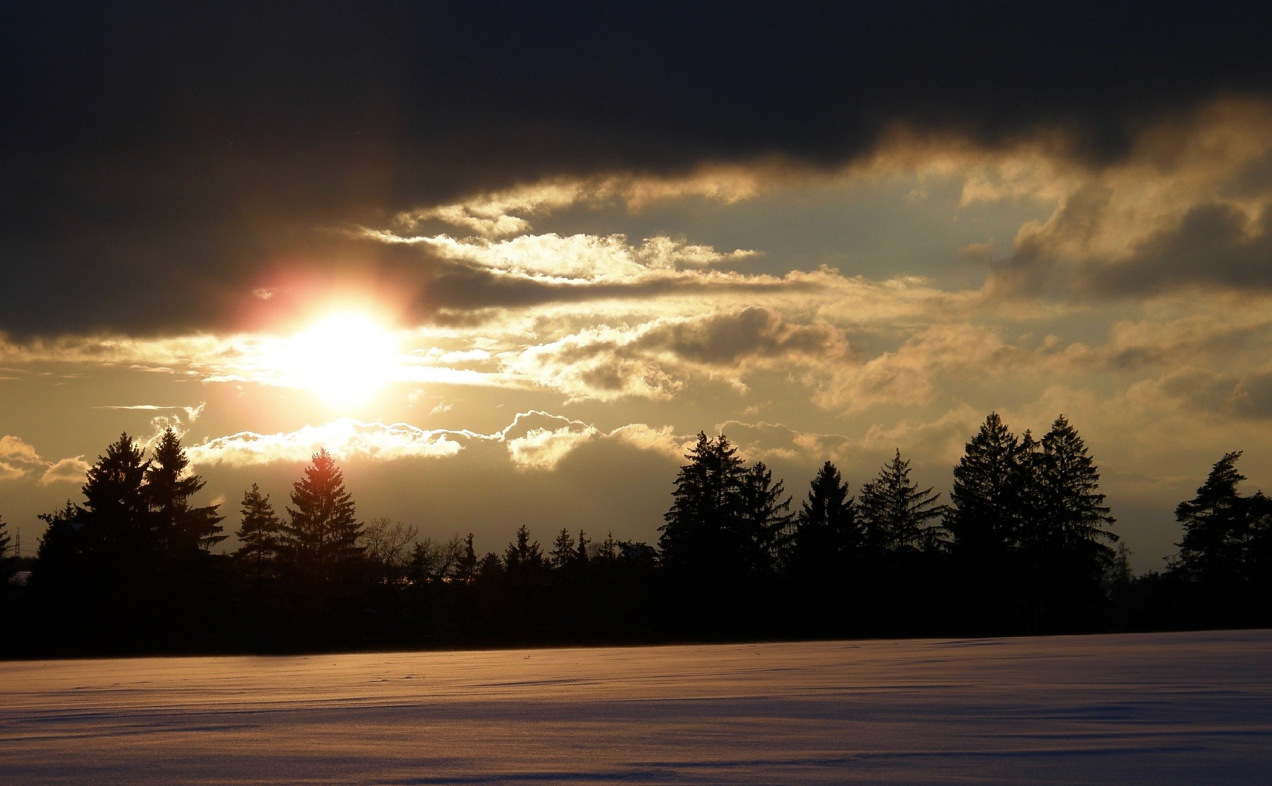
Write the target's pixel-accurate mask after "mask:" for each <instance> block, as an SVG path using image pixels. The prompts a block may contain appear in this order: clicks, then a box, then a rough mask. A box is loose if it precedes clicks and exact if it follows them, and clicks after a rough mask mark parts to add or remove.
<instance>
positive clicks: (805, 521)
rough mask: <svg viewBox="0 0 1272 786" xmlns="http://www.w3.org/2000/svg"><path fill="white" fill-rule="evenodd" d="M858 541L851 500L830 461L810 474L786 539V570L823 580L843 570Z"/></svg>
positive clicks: (846, 487) (855, 550) (799, 578)
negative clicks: (803, 495)
mask: <svg viewBox="0 0 1272 786" xmlns="http://www.w3.org/2000/svg"><path fill="white" fill-rule="evenodd" d="M860 545H861V531H860V527H859V526H858V524H857V516H856V507H855V505H854V500H853V498H852V497H851V496H849V494H848V484H847V483H845V482H844V480H843V477H842V476H841V475H840V474H839V470H838V468H836V467H835V465H834V464H832V463H831V462H830V461H827V462H826V463H825V464H823V465H822V467H821V469H820V470H818V471H817V475H816V477H814V478H813V480H812V483H811V484H810V487H809V491H808V498H807V499H806V500H804V502H803V504H802V505H801V507H800V511H799V513H797V514H796V515H795V522H794V527H793V529H792V531H791V533H790V535H789V537H788V538H787V539H786V548H785V562H786V568H787V572H788V573H789V574H790V575H792V576H793V577H795V578H796V579H797V580H800V581H810V582H813V583H824V582H825V581H826V580H828V578H829V577H830V576H832V575H834V574H835V573H838V572H840V571H841V570H843V568H844V566H845V564H846V563H847V562H848V561H850V560H851V559H852V556H853V555H855V554H856V553H857V550H858V549H859V548H860Z"/></svg>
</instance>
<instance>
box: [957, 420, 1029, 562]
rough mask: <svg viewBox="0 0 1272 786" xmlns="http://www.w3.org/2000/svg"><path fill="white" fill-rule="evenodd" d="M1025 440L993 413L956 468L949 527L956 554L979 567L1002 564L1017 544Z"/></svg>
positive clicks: (1022, 488) (1023, 487) (969, 444)
mask: <svg viewBox="0 0 1272 786" xmlns="http://www.w3.org/2000/svg"><path fill="white" fill-rule="evenodd" d="M1031 442H1032V440H1029V442H1027V444H1026V448H1025V450H1022V448H1021V442H1020V439H1019V438H1017V437H1016V436H1015V435H1014V434H1012V433H1011V431H1009V430H1008V429H1007V426H1006V425H1005V424H1004V423H1003V421H1002V419H1001V418H1000V417H999V416H998V413H997V412H991V413H990V414H989V416H988V417H987V418H986V419H985V423H984V424H983V425H982V426H981V427H980V430H979V431H978V432H977V433H976V435H975V436H974V437H972V440H971V441H970V442H968V443H967V446H966V450H965V452H964V454H963V457H962V458H961V459H959V462H958V466H956V467H955V468H954V487H953V489H952V490H951V491H950V501H951V503H952V506H951V507H950V509H949V510H948V511H947V515H946V519H945V526H946V528H947V529H948V530H949V532H950V535H951V538H952V543H951V549H952V550H953V551H954V552H955V554H956V555H961V556H964V557H967V558H969V559H972V560H974V561H977V562H983V561H986V560H995V559H999V558H1001V557H1002V556H1003V555H1004V554H1005V553H1006V552H1007V551H1008V550H1010V549H1011V548H1012V547H1013V546H1014V545H1015V544H1016V541H1017V538H1018V537H1019V531H1020V519H1021V514H1022V499H1023V497H1024V496H1025V494H1024V493H1023V492H1024V490H1025V488H1026V487H1027V486H1026V484H1023V483H1022V473H1021V457H1022V455H1025V454H1027V452H1028V451H1029V450H1030V449H1031V448H1030V447H1029V443H1031Z"/></svg>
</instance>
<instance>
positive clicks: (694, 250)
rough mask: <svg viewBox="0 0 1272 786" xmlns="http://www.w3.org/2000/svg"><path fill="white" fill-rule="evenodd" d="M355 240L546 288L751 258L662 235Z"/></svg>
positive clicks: (381, 235)
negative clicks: (416, 251)
mask: <svg viewBox="0 0 1272 786" xmlns="http://www.w3.org/2000/svg"><path fill="white" fill-rule="evenodd" d="M359 236H360V237H363V238H366V239H369V240H376V241H380V242H385V243H401V244H406V245H412V246H419V247H421V248H423V249H426V250H428V251H429V252H431V253H433V254H435V255H436V256H438V257H440V258H442V259H448V260H455V261H459V262H464V263H468V264H471V265H475V266H477V267H478V268H481V269H485V270H490V271H492V272H494V273H496V274H499V275H502V276H513V277H519V278H524V279H530V280H536V281H544V282H549V283H566V282H613V283H630V282H638V281H642V280H644V279H647V278H651V277H658V276H659V275H660V274H661V275H662V277H665V276H666V274H668V273H673V272H675V271H677V270H682V269H695V268H701V267H705V266H707V265H713V264H718V263H721V262H732V261H736V260H740V259H746V258H748V257H752V256H755V253H756V252H754V251H749V250H736V251H730V252H719V251H716V250H715V249H714V248H711V247H710V246H705V245H695V244H689V243H686V242H685V241H684V240H683V239H673V238H670V237H667V236H664V235H656V236H654V237H649V238H646V239H645V240H644V241H642V242H641V244H640V245H639V246H634V245H631V244H630V243H628V240H627V237H626V236H625V235H622V234H613V235H606V236H597V235H583V234H577V235H569V236H565V237H563V236H560V235H557V234H555V233H548V234H543V235H522V236H520V237H514V238H510V239H506V240H488V239H485V238H453V237H450V236H448V235H436V236H417V237H398V236H396V235H393V234H391V233H389V232H385V231H373V230H362V231H361V233H360V234H359Z"/></svg>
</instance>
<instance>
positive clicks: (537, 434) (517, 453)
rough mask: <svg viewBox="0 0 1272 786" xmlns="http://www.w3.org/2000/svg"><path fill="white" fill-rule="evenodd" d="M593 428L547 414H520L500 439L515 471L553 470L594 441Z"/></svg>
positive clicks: (534, 412)
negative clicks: (578, 449) (573, 453)
mask: <svg viewBox="0 0 1272 786" xmlns="http://www.w3.org/2000/svg"><path fill="white" fill-rule="evenodd" d="M599 434H600V432H598V431H597V430H596V428H595V427H594V426H590V425H588V424H586V423H582V422H580V421H577V420H571V419H570V418H565V417H562V416H560V415H550V414H548V413H546V412H539V411H531V412H519V413H517V416H516V418H514V419H513V422H512V423H511V424H510V425H509V426H508V428H506V429H504V431H503V433H502V434H501V439H502V441H503V443H504V445H505V446H506V447H507V449H508V456H509V458H510V459H511V460H512V463H513V465H514V466H515V467H517V468H518V469H535V470H548V469H552V468H553V467H555V466H556V465H557V463H559V462H560V461H561V459H563V458H565V456H566V455H567V454H569V453H570V452H571V451H572V450H575V449H576V448H578V447H580V446H581V445H583V444H585V443H587V442H589V441H591V440H592V439H595V438H596V437H597V436H599Z"/></svg>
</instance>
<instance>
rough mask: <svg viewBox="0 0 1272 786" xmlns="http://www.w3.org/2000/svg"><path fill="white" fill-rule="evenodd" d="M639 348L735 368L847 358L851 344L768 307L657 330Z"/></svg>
mask: <svg viewBox="0 0 1272 786" xmlns="http://www.w3.org/2000/svg"><path fill="white" fill-rule="evenodd" d="M636 346H638V347H639V348H641V349H644V350H667V351H670V352H672V353H674V354H676V355H677V356H679V357H682V358H684V359H686V360H690V361H693V362H695V363H706V364H709V365H731V364H734V363H737V362H738V361H740V360H743V359H745V358H789V357H791V356H795V355H803V356H805V357H813V358H817V359H825V358H829V357H842V356H843V355H845V354H846V353H847V352H848V342H847V340H846V339H844V337H843V334H842V333H840V332H839V330H837V329H836V328H835V327H833V326H831V325H827V324H812V325H793V324H789V323H786V322H785V321H783V319H782V317H781V315H780V314H778V313H777V312H775V311H771V310H769V309H766V308H754V307H752V308H745V309H742V310H741V311H738V312H734V313H729V314H717V315H714V316H711V317H707V318H705V319H699V320H695V321H692V322H679V323H674V324H670V325H666V326H663V327H660V328H656V329H654V330H652V331H650V332H649V333H647V334H645V335H644V336H642V337H641V339H640V340H639V341H638V342H636Z"/></svg>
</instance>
